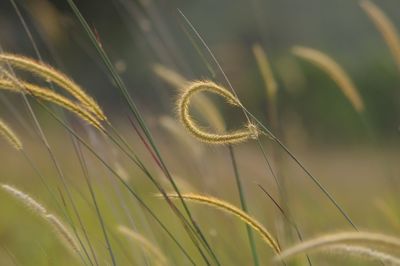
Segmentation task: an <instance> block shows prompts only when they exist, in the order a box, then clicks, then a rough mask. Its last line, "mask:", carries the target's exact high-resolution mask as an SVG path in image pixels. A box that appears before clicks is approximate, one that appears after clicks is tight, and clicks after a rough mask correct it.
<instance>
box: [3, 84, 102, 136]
mask: <svg viewBox="0 0 400 266" xmlns="http://www.w3.org/2000/svg"><path fill="white" fill-rule="evenodd" d="M0 89H5V90H9V91H12V92H17V93H21V92H25V91H26V92H27V93H29V94H31V95H32V96H35V97H38V98H40V99H42V100H45V101H48V102H52V103H55V104H57V105H59V106H61V107H63V108H65V109H67V110H69V111H71V112H72V113H74V114H76V115H77V116H78V117H80V118H82V119H83V120H85V121H86V122H88V123H89V124H91V125H93V126H94V127H96V128H97V129H99V130H100V131H104V128H103V126H102V125H101V123H100V122H99V121H98V120H97V119H96V118H95V117H94V116H93V115H92V114H91V113H89V112H88V111H86V109H84V108H82V107H81V106H79V105H78V104H76V103H74V102H72V101H71V100H69V99H67V98H65V97H64V96H61V95H59V94H57V93H55V92H53V91H51V90H49V89H47V88H42V87H39V86H36V85H34V84H31V83H28V82H24V81H20V80H15V81H14V80H13V81H11V80H8V79H0Z"/></svg>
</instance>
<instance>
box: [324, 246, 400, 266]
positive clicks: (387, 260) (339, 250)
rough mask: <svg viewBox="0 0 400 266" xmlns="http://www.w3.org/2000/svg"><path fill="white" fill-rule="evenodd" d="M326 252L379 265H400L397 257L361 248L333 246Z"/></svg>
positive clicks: (399, 259)
mask: <svg viewBox="0 0 400 266" xmlns="http://www.w3.org/2000/svg"><path fill="white" fill-rule="evenodd" d="M323 251H324V250H323ZM326 251H327V252H331V253H335V254H339V255H348V256H355V257H360V258H363V259H368V260H373V261H376V262H379V263H383V264H384V265H392V266H394V265H397V266H399V265H400V258H399V257H395V256H392V255H390V254H387V253H384V252H381V251H378V250H374V249H371V248H367V247H362V246H356V245H333V246H331V247H329V248H328V249H326Z"/></svg>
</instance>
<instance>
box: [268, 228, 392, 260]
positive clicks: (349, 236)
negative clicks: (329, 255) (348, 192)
mask: <svg viewBox="0 0 400 266" xmlns="http://www.w3.org/2000/svg"><path fill="white" fill-rule="evenodd" d="M338 244H359V245H362V246H367V247H375V246H376V247H377V246H379V247H381V248H386V249H389V250H400V239H399V238H396V237H392V236H387V235H383V234H377V233H368V232H344V233H336V234H330V235H324V236H321V237H317V238H314V239H311V240H308V241H305V242H302V243H300V244H298V245H296V246H294V247H291V248H288V249H286V250H284V251H282V253H281V254H279V255H278V256H276V258H275V259H276V260H283V259H286V258H289V257H292V256H295V255H297V254H302V253H304V252H310V251H313V250H317V249H321V248H329V247H331V246H335V245H338Z"/></svg>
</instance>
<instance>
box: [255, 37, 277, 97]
mask: <svg viewBox="0 0 400 266" xmlns="http://www.w3.org/2000/svg"><path fill="white" fill-rule="evenodd" d="M253 54H254V58H255V59H256V61H257V65H258V68H259V69H260V73H261V75H262V78H263V80H264V83H265V88H266V90H267V96H268V98H269V99H275V97H276V93H277V92H278V85H277V83H276V81H275V78H274V75H273V74H272V70H271V65H270V63H269V60H268V57H267V54H266V53H265V51H264V49H263V48H262V47H261V45H260V44H258V43H257V44H255V45H253Z"/></svg>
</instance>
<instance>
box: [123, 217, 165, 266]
mask: <svg viewBox="0 0 400 266" xmlns="http://www.w3.org/2000/svg"><path fill="white" fill-rule="evenodd" d="M118 231H119V232H120V233H122V234H123V235H125V236H127V237H128V238H129V239H131V240H133V241H135V242H137V244H138V245H139V246H140V247H141V248H142V249H143V250H144V251H145V252H146V253H147V255H148V256H149V258H151V259H152V260H153V261H154V264H155V265H159V266H161V265H168V260H167V258H166V256H165V255H164V253H163V252H162V251H161V250H160V249H159V248H158V247H157V246H156V245H154V244H153V243H151V242H150V241H149V240H148V239H147V238H145V237H144V236H143V235H141V234H139V233H137V232H135V231H133V230H131V229H129V228H128V227H125V226H123V225H120V226H118Z"/></svg>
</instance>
